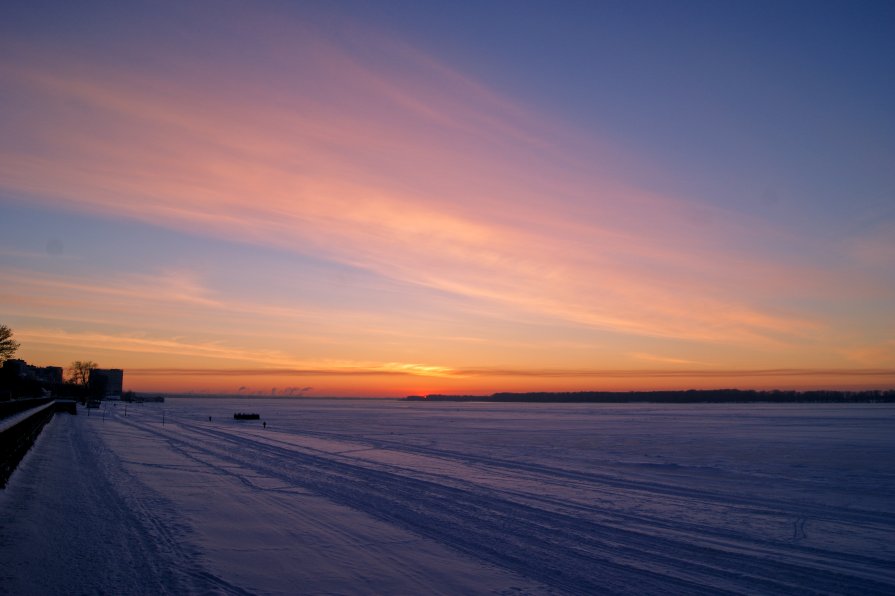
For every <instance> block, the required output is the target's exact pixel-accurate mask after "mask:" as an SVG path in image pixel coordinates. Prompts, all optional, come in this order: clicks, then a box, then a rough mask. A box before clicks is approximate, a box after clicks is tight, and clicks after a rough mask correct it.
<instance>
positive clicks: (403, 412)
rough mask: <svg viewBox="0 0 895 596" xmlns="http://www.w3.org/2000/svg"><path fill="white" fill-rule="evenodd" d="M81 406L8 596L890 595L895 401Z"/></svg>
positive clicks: (30, 466) (0, 526)
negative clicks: (245, 418) (253, 415)
mask: <svg viewBox="0 0 895 596" xmlns="http://www.w3.org/2000/svg"><path fill="white" fill-rule="evenodd" d="M235 411H253V412H259V413H260V414H261V417H262V420H264V421H266V422H267V424H268V426H267V428H266V429H265V428H263V427H262V424H261V422H255V421H251V422H237V421H234V420H233V419H232V415H233V412H235ZM84 413H85V411H83V410H82V411H81V415H79V416H68V415H65V414H59V415H57V416H56V417H55V418H54V420H53V421H52V422H51V423H50V424H49V425H47V427H46V428H45V429H44V431H43V433H42V435H41V436H40V437H39V439H38V441H37V443H36V444H35V447H34V448H33V449H32V450H31V452H29V454H28V455H27V456H26V457H25V459H24V460H23V462H22V464H21V465H20V468H19V470H17V471H16V473H15V474H13V476H12V478H11V479H10V483H9V485H8V488H7V489H6V490H5V491H0V512H2V517H0V561H2V567H0V592H5V593H9V594H63V593H66V594H67V593H107V594H159V593H174V594H188V593H202V594H205V593H210V594H216V593H221V594H243V593H257V594H525V593H529V594H565V593H570V594H595V593H601V594H603V593H637V594H643V593H663V594H664V593H686V594H698V593H724V592H731V593H781V594H782V593H786V594H791V593H856V594H857V593H860V594H872V593H880V594H883V593H889V594H892V593H895V406H892V405H885V404H867V405H840V404H832V405H824V404H789V405H780V406H776V405H768V404H749V405H733V404H719V405H712V406H708V405H704V404H688V405H684V404H680V405H669V406H659V405H655V404H625V405H620V404H569V405H551V404H484V403H447V402H443V403H418V402H400V401H378V400H377V401H353V400H352V401H347V400H346V401H337V400H295V401H288V400H258V399H254V400H245V399H243V400H233V399H170V400H169V401H168V402H167V403H165V404H144V405H134V404H131V405H128V406H127V415H126V416H125V404H123V403H119V404H114V405H113V404H107V405H106V406H105V415H103V414H102V413H100V412H97V411H94V412H93V413H92V414H91V416H89V417H88V416H85V415H83V414H84ZM209 416H211V418H212V419H211V421H209V420H208V418H209ZM163 420H164V423H163Z"/></svg>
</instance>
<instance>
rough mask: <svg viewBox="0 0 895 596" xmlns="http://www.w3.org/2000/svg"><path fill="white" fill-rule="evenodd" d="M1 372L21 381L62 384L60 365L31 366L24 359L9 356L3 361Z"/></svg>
mask: <svg viewBox="0 0 895 596" xmlns="http://www.w3.org/2000/svg"><path fill="white" fill-rule="evenodd" d="M3 373H4V374H5V375H7V378H9V377H12V378H16V379H19V380H22V381H39V382H41V383H46V384H48V385H61V384H62V367H61V366H33V365H31V364H28V363H27V362H25V361H24V360H16V359H14V358H10V359H9V360H6V361H4V362H3Z"/></svg>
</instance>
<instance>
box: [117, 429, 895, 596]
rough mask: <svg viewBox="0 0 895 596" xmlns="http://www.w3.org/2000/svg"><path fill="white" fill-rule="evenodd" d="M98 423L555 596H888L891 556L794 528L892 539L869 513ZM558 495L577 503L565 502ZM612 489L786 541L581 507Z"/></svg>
mask: <svg viewBox="0 0 895 596" xmlns="http://www.w3.org/2000/svg"><path fill="white" fill-rule="evenodd" d="M112 416H113V417H114V418H115V420H117V421H118V422H121V423H123V424H127V425H129V426H131V427H132V428H134V429H135V430H138V431H141V432H147V433H151V434H154V435H156V436H159V437H162V438H164V439H165V440H166V441H167V442H168V444H169V445H170V446H171V447H172V448H173V449H175V450H176V451H178V452H180V453H182V454H184V455H187V456H188V457H190V458H191V459H193V460H195V461H199V462H201V463H202V464H203V465H205V466H209V467H211V468H214V469H216V470H217V471H219V472H220V473H224V474H228V475H233V476H236V477H237V478H238V479H239V480H240V481H241V482H243V483H244V484H245V485H246V486H247V487H249V488H251V489H252V490H289V489H291V488H293V487H301V488H302V489H305V490H310V491H312V492H314V493H316V494H318V495H321V496H324V497H326V498H328V499H330V500H332V501H334V502H336V503H339V504H342V505H345V506H348V507H351V508H353V509H356V510H360V511H362V512H365V513H367V514H369V515H371V516H373V517H375V518H378V519H380V520H383V521H386V522H388V523H392V524H395V525H397V526H399V527H402V528H405V529H407V530H410V531H412V532H414V533H416V534H418V535H421V536H425V537H428V538H430V539H433V540H436V541H437V542H439V543H442V544H444V545H447V546H449V547H451V548H453V549H455V550H457V551H460V552H463V553H465V554H466V555H469V556H471V557H473V558H475V559H477V560H481V561H486V562H488V563H490V564H493V565H496V566H499V567H501V568H505V569H507V570H511V571H513V572H516V573H518V574H521V575H523V576H525V577H527V578H529V579H531V580H534V581H536V582H539V583H541V584H544V585H546V586H549V587H551V588H552V589H553V590H555V591H559V592H562V593H569V594H593V593H660V592H662V593H687V594H700V593H712V594H717V593H723V592H729V593H755V592H760V593H766V594H770V593H779V594H825V593H837V594H841V593H856V594H857V593H860V594H891V593H893V592H895V572H893V566H892V561H890V560H886V559H883V558H875V557H871V556H865V555H856V554H849V553H842V552H833V551H829V550H824V549H818V548H811V547H807V546H802V545H801V544H800V542H801V541H802V539H804V538H805V536H806V531H807V530H806V527H810V525H811V523H812V522H816V521H818V520H828V521H829V522H830V523H836V524H847V525H849V526H850V530H851V531H853V532H862V531H874V532H880V533H882V535H886V534H888V535H889V536H891V535H893V534H892V533H893V530H895V526H893V520H892V519H891V518H889V517H887V516H885V515H883V514H880V513H875V512H872V511H864V510H856V509H847V508H836V509H834V510H831V509H830V508H828V507H826V508H825V507H823V506H820V505H816V504H810V503H798V504H793V503H788V502H785V501H782V500H779V499H774V498H767V499H763V500H761V501H760V502H756V501H755V499H754V498H737V497H736V496H733V495H730V494H724V493H720V492H713V491H711V490H700V489H693V488H688V487H685V486H681V485H674V484H668V483H658V482H649V481H640V480H637V479H624V478H618V477H615V476H612V475H610V474H601V473H594V472H589V471H588V472H577V471H573V470H568V469H562V468H556V467H549V466H543V465H537V464H532V463H525V462H519V461H511V460H506V459H501V458H496V457H489V456H485V455H478V454H470V453H461V452H455V451H450V450H442V449H436V448H433V447H426V446H420V445H408V444H406V443H400V442H397V441H389V440H381V439H369V438H363V439H358V438H357V437H354V436H345V435H338V434H336V433H324V432H319V431H307V432H305V431H302V432H292V433H291V434H289V435H288V436H285V437H284V436H283V435H282V434H279V433H274V432H268V433H262V434H261V436H259V433H258V432H257V431H256V430H254V429H252V428H251V427H245V428H238V427H235V428H222V427H219V426H214V425H206V424H204V423H199V422H192V421H183V420H181V421H178V422H177V423H176V424H170V423H169V425H168V426H163V425H160V424H157V423H148V422H146V421H145V420H140V419H139V417H138V418H137V419H135V418H133V417H131V418H126V417H121V416H118V415H116V414H114V413H113V414H112ZM306 437H307V438H318V439H319V438H323V439H326V440H329V441H337V442H339V443H341V444H344V445H345V448H344V449H339V450H338V451H327V450H324V449H316V448H313V447H310V446H307V445H302V444H301V441H302V439H303V438H306ZM383 450H386V451H390V452H393V453H397V455H398V456H399V457H400V456H402V455H413V456H414V457H416V458H422V460H419V459H414V460H412V463H413V465H408V464H395V463H383V462H381V461H376V460H375V459H365V458H364V457H365V456H368V455H375V454H376V453H378V452H382V451H383ZM426 462H429V463H432V464H435V465H432V466H427V465H426ZM443 462H448V464H449V466H448V471H449V472H450V471H451V469H452V468H451V466H460V467H461V468H465V469H467V471H468V470H469V469H472V470H474V471H475V474H474V475H473V476H474V477H470V476H469V475H467V474H463V477H459V476H455V475H451V474H450V473H439V472H438V471H437V470H439V469H442V468H443V467H444V466H442V465H441V464H442V463H443ZM461 471H462V470H461ZM258 475H262V476H266V477H269V478H275V479H277V480H279V481H281V482H283V483H284V485H285V487H283V488H279V489H264V488H262V487H260V486H259V485H257V484H256V483H255V482H253V481H252V476H258ZM494 479H497V481H494V482H492V481H489V480H494ZM570 487H572V488H574V489H575V494H576V495H579V497H580V498H576V499H569V498H567V496H566V494H565V493H566V492H567V491H568V489H569V488H570ZM619 491H622V492H629V493H636V494H637V495H638V498H642V499H645V500H649V501H651V502H653V503H659V504H660V505H661V503H663V502H669V501H677V502H678V503H677V504H676V505H675V506H676V507H682V506H683V507H690V508H695V509H696V510H699V508H706V507H713V508H718V509H720V510H723V511H724V512H725V513H726V514H728V515H729V516H732V517H734V518H736V516H745V517H748V516H754V515H766V516H774V517H776V518H782V519H786V520H790V521H789V522H788V523H789V524H790V527H791V528H792V531H791V538H790V539H788V540H780V541H771V540H766V539H762V537H760V536H755V535H754V534H750V533H749V532H747V531H740V530H738V529H736V528H727V527H725V526H722V525H719V524H718V523H715V524H711V523H698V522H696V521H692V520H688V519H685V518H681V519H674V518H670V517H662V516H661V515H639V514H632V513H625V512H622V511H617V510H613V509H611V508H604V507H600V506H599V503H600V500H599V499H596V498H592V499H591V500H592V503H588V502H587V496H588V495H592V496H593V495H606V494H608V495H610V496H611V495H612V493H618V492H619ZM551 493H554V494H551ZM615 498H616V499H617V498H619V497H618V494H616V495H615ZM582 501H584V502H582Z"/></svg>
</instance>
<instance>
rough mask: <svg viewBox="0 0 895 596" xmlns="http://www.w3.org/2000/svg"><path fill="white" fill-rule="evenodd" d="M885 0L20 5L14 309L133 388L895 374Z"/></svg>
mask: <svg viewBox="0 0 895 596" xmlns="http://www.w3.org/2000/svg"><path fill="white" fill-rule="evenodd" d="M893 106H895V4H893V3H892V2H870V1H868V2H860V3H849V2H789V1H787V2H760V1H755V2H751V1H750V2H723V3H719V2H674V3H672V2H639V1H635V2H572V1H569V2H535V1H533V2H503V1H501V2H489V1H477V2H461V1H457V2H449V3H447V2H446V3H427V2H397V1H381V2H362V1H357V2H352V1H347V0H346V1H343V2H285V1H283V2H275V1H269V2H229V1H224V2H211V1H208V2H202V1H199V2H170V3H168V2H151V3H141V2H128V3H121V2H112V1H95V2H89V1H88V2H79V3H70V2H46V1H43V0H34V1H28V2H17V1H12V2H4V3H3V5H2V7H0V324H6V325H8V326H10V327H11V328H12V329H13V330H14V332H15V337H16V339H17V340H18V341H19V342H20V343H21V346H22V347H21V348H20V350H19V352H18V354H17V356H18V357H20V358H23V359H25V360H27V361H29V362H30V363H32V364H38V365H58V366H67V365H68V364H69V363H71V362H72V361H74V360H87V359H89V360H93V361H95V362H97V363H99V365H100V366H102V367H107V368H123V369H124V370H125V386H126V388H130V389H133V390H136V391H171V392H201V393H243V394H266V395H270V394H276V395H304V396H395V397H400V396H404V395H409V394H429V393H491V392H494V391H579V390H648V389H688V388H727V387H738V388H781V389H791V388H796V389H814V388H836V389H860V388H891V387H895V109H893Z"/></svg>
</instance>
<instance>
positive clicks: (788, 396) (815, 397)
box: [404, 389, 895, 404]
mask: <svg viewBox="0 0 895 596" xmlns="http://www.w3.org/2000/svg"><path fill="white" fill-rule="evenodd" d="M404 400H406V401H417V402H428V401H433V402H435V401H437V402H444V401H451V402H488V403H520V402H529V403H706V404H712V403H895V389H889V390H865V391H824V390H819V391H818V390H815V391H781V390H769V391H759V390H751V389H689V390H685V391H577V392H543V391H542V392H531V393H492V394H491V395H439V394H435V395H425V396H422V395H410V396H407V397H405V398H404Z"/></svg>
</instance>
